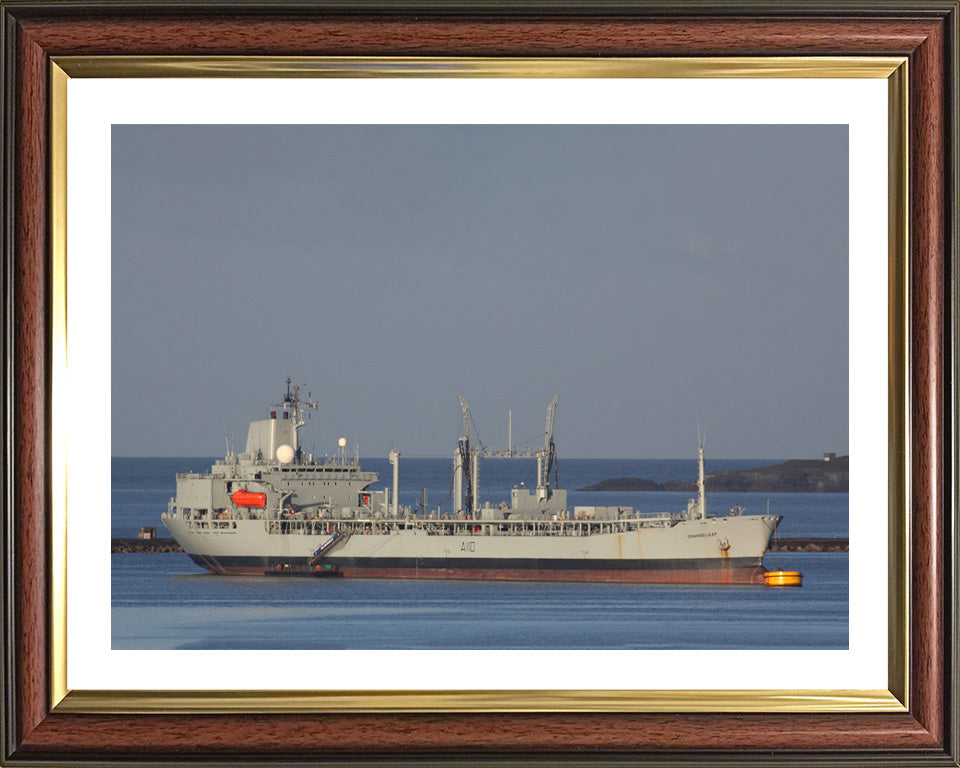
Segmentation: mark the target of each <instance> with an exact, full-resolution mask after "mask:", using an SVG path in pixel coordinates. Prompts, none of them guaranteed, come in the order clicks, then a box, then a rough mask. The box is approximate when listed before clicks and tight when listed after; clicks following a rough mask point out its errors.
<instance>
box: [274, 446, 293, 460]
mask: <svg viewBox="0 0 960 768" xmlns="http://www.w3.org/2000/svg"><path fill="white" fill-rule="evenodd" d="M277 461H279V462H280V463H281V464H289V463H290V462H291V461H293V448H292V447H291V446H289V445H286V444H284V445H281V446H280V447H279V448H277Z"/></svg>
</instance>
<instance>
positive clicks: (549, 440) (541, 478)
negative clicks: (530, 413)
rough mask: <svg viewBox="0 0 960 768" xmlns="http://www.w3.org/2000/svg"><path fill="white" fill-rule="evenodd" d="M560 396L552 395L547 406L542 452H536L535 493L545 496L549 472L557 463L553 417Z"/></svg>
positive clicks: (548, 482) (548, 485)
mask: <svg viewBox="0 0 960 768" xmlns="http://www.w3.org/2000/svg"><path fill="white" fill-rule="evenodd" d="M559 399H560V395H554V396H553V400H551V401H550V405H548V406H547V428H546V430H545V432H544V435H543V450H542V451H538V452H537V492H538V493H539V494H541V495H544V496H546V495H547V491H548V489H549V487H550V472H551V470H553V469H555V467H556V463H557V446H556V445H555V444H554V442H553V416H554V413H555V412H556V410H557V400H559Z"/></svg>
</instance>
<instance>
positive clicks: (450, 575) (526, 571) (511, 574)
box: [217, 566, 765, 584]
mask: <svg viewBox="0 0 960 768" xmlns="http://www.w3.org/2000/svg"><path fill="white" fill-rule="evenodd" d="M342 571H343V575H344V576H345V577H347V578H364V579H465V580H466V579H473V580H484V581H581V582H616V583H629V584H763V583H764V579H763V574H764V572H765V569H764V568H763V567H762V566H753V567H750V568H695V569H690V568H669V569H667V568H663V569H660V568H658V569H654V570H646V569H645V570H622V571H617V570H590V569H582V570H572V569H570V570H568V569H563V570H556V569H542V570H541V569H531V568H516V569H487V568H377V567H373V568H349V567H344V568H342ZM217 572H219V573H224V574H233V575H238V576H241V575H242V576H262V575H263V568H262V567H260V568H254V567H247V566H225V567H221V568H220V569H218V571H217Z"/></svg>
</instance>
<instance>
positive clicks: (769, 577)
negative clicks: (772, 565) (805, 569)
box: [763, 571, 803, 587]
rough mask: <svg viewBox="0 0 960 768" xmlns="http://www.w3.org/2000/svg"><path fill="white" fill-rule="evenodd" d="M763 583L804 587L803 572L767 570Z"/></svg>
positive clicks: (773, 585) (770, 585) (776, 585)
mask: <svg viewBox="0 0 960 768" xmlns="http://www.w3.org/2000/svg"><path fill="white" fill-rule="evenodd" d="M763 583H764V584H766V585H767V586H768V587H802V586H803V574H802V573H801V572H800V571H767V572H766V573H764V574H763Z"/></svg>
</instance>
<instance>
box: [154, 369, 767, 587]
mask: <svg viewBox="0 0 960 768" xmlns="http://www.w3.org/2000/svg"><path fill="white" fill-rule="evenodd" d="M460 403H461V408H462V410H463V413H464V431H463V435H462V436H461V437H460V439H459V440H458V442H457V447H456V450H455V452H454V490H453V500H454V503H453V508H452V509H453V511H452V512H450V513H447V514H444V513H441V512H440V511H439V510H435V511H428V510H427V509H426V505H425V504H424V508H423V509H422V510H420V511H418V512H415V511H413V510H412V509H410V508H409V507H404V506H401V505H400V504H399V503H398V499H399V493H398V491H399V488H398V486H399V463H400V453H399V451H396V450H394V451H391V453H390V456H389V459H390V463H391V465H392V469H393V484H392V490H391V489H390V488H384V489H383V490H380V491H375V490H371V488H370V486H371V485H372V484H373V483H375V482H376V481H377V479H378V475H377V473H375V472H366V471H363V470H362V469H361V467H360V463H359V460H358V459H357V458H356V456H354V457H352V458H347V457H346V456H345V455H344V454H345V445H346V441H345V440H343V439H341V440H340V445H339V447H340V455H339V456H337V457H333V458H325V459H323V460H317V459H315V458H314V457H313V456H312V455H310V454H305V453H304V452H303V451H302V450H301V448H300V445H299V440H298V431H299V430H300V428H301V427H303V425H304V416H305V414H306V413H307V411H308V409H314V408H316V405H315V403H313V402H310V401H309V399H307V400H303V399H301V397H300V389H299V387H297V386H295V385H294V386H293V387H292V389H291V384H290V380H289V379H288V381H287V393H286V395H285V397H284V399H283V400H282V402H281V403H278V404H276V405H275V406H274V408H275V409H279V410H280V413H281V414H282V416H281V417H280V418H278V417H277V413H278V411H277V410H273V411H271V413H270V418H269V419H262V420H259V421H254V422H251V424H250V429H249V432H248V437H247V445H246V449H245V451H244V452H243V453H242V454H239V455H235V454H231V453H228V455H227V456H226V457H225V458H224V459H223V460H219V461H217V462H216V464H214V465H213V467H212V468H211V471H210V472H209V473H203V474H201V473H189V474H183V475H178V476H177V495H176V496H175V497H174V498H172V499H171V500H170V502H169V505H168V509H167V512H166V514H164V515H163V522H164V524H165V525H166V526H167V528H168V529H169V530H170V532H171V533H172V534H173V536H174V537H175V538H176V539H177V541H178V542H179V543H180V545H181V546H182V547H183V549H184V551H185V552H187V553H188V554H189V555H190V557H191V558H192V559H193V560H194V562H196V563H197V564H198V565H200V566H201V567H203V568H206V569H208V570H209V571H211V572H213V573H243V574H256V575H264V574H269V573H272V572H275V571H277V570H291V571H299V572H304V573H308V572H314V571H329V570H334V571H336V572H338V573H342V574H343V575H344V576H348V577H358V576H366V577H381V578H470V579H510V580H566V581H623V582H675V583H721V584H730V583H754V584H762V583H763V580H764V579H763V574H764V570H765V569H764V567H763V556H764V553H765V551H766V549H767V546H768V545H769V542H770V539H771V537H772V536H773V533H774V531H775V530H776V527H777V525H778V523H779V521H780V517H779V516H777V515H769V514H767V515H745V514H742V513H741V512H740V510H739V508H734V510H733V511H731V513H730V514H729V515H726V516H712V515H708V514H707V507H706V492H705V483H704V471H703V466H704V454H703V443H702V441H701V442H700V446H699V481H698V494H697V498H696V499H691V500H690V501H689V502H688V503H687V507H686V509H684V510H682V511H680V512H676V513H673V512H664V513H658V514H648V513H639V512H635V511H634V510H633V509H632V508H629V507H604V506H575V507H574V508H573V509H570V508H569V507H568V505H567V495H566V491H564V490H563V489H561V488H558V487H550V474H551V472H553V473H554V476H555V477H556V466H557V464H556V447H555V444H554V440H553V416H554V412H555V409H556V405H557V398H554V399H553V401H552V402H551V404H550V406H549V407H548V409H547V427H546V431H545V436H544V445H543V448H542V449H540V450H538V451H536V452H535V453H533V454H532V455H533V456H534V457H535V458H536V459H537V484H536V488H535V489H527V488H514V489H512V491H511V497H510V503H509V505H507V504H505V503H503V504H500V505H498V506H491V505H490V504H489V503H487V504H485V505H482V506H481V504H480V496H479V484H480V479H479V478H480V474H479V469H480V461H481V459H482V458H483V457H484V455H497V456H503V455H504V453H503V452H499V453H490V454H487V452H486V451H485V449H483V448H482V447H477V446H476V445H474V444H472V443H471V439H470V414H469V407H468V406H467V404H466V401H465V400H464V398H463V397H462V396H460ZM508 452H509V454H510V455H517V456H529V455H530V454H529V453H527V452H522V451H518V452H514V451H513V450H512V446H511V448H510V449H509V451H508ZM555 485H556V482H555Z"/></svg>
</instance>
